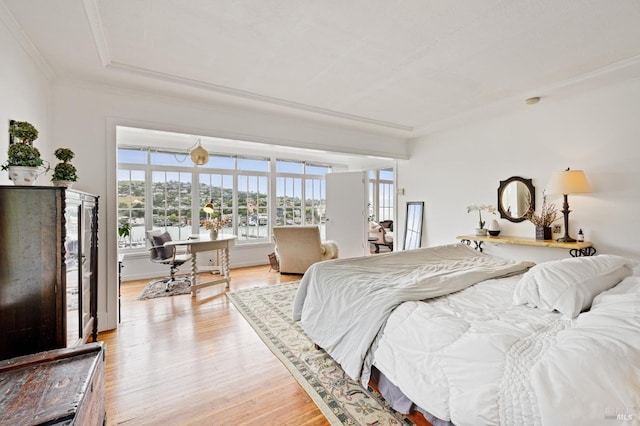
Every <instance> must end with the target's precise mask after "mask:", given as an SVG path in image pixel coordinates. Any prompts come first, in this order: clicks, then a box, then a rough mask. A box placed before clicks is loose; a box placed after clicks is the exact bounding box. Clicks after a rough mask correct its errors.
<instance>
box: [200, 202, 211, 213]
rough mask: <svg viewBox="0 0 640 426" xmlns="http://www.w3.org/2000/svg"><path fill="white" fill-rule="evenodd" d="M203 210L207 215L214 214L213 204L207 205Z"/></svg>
mask: <svg viewBox="0 0 640 426" xmlns="http://www.w3.org/2000/svg"><path fill="white" fill-rule="evenodd" d="M202 210H204V212H205V213H213V203H207V205H206V206H204V207H203V208H202Z"/></svg>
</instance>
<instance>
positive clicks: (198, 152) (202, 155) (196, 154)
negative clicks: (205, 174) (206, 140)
mask: <svg viewBox="0 0 640 426" xmlns="http://www.w3.org/2000/svg"><path fill="white" fill-rule="evenodd" d="M191 161H193V162H194V164H197V165H198V166H202V165H203V164H207V161H209V153H208V152H207V150H206V149H204V148H203V147H202V146H200V144H199V143H198V146H196V147H195V148H193V149H192V150H191Z"/></svg>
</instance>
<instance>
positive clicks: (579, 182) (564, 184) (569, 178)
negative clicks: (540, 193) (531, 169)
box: [545, 170, 591, 194]
mask: <svg viewBox="0 0 640 426" xmlns="http://www.w3.org/2000/svg"><path fill="white" fill-rule="evenodd" d="M545 192H546V193H547V194H581V193H587V192H591V187H590V186H589V182H588V181H587V177H586V176H585V175H584V172H583V171H582V170H565V171H562V172H555V173H553V174H552V175H551V178H550V179H549V184H548V185H547V189H546V191H545Z"/></svg>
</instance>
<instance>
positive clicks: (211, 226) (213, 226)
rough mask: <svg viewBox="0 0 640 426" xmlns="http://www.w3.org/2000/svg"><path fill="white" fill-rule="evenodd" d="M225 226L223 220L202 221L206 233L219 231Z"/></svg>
mask: <svg viewBox="0 0 640 426" xmlns="http://www.w3.org/2000/svg"><path fill="white" fill-rule="evenodd" d="M226 224H227V221H226V220H225V219H220V218H218V217H215V218H213V219H207V220H205V221H204V227H205V229H206V230H207V231H219V230H221V229H222V227H223V226H224V225H226Z"/></svg>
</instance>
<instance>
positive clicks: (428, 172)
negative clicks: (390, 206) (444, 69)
mask: <svg viewBox="0 0 640 426" xmlns="http://www.w3.org/2000/svg"><path fill="white" fill-rule="evenodd" d="M638 111H640V80H635V81H631V82H626V83H621V84H619V85H616V86H612V87H608V88H605V89H600V90H597V91H591V92H588V93H585V94H582V95H578V96H573V97H567V98H563V97H558V98H554V97H548V98H544V97H543V98H542V101H541V102H540V103H539V104H537V105H525V104H524V102H523V107H522V108H521V109H519V110H518V111H514V112H512V113H510V114H508V115H504V116H501V117H497V118H494V119H491V120H486V121H483V122H477V123H469V124H467V125H464V126H461V127H458V128H456V129H453V130H449V131H443V132H440V133H437V134H434V135H431V136H429V137H425V138H422V139H420V140H416V141H414V142H412V143H411V147H410V153H411V159H410V160H409V161H400V162H399V163H400V165H399V172H398V182H399V183H398V185H399V187H404V188H405V189H406V192H405V195H404V196H401V197H399V202H400V206H399V208H400V210H399V211H400V212H401V213H402V214H404V210H403V207H402V205H403V204H404V202H405V201H422V200H423V201H425V210H426V233H425V236H424V242H425V243H426V245H428V246H434V245H439V244H447V243H452V242H455V241H456V240H455V237H456V236H457V235H460V234H472V233H473V228H474V227H475V223H476V222H477V220H478V219H477V213H472V214H467V212H466V206H467V205H469V204H472V203H483V204H484V203H491V204H494V205H497V188H498V185H499V181H500V180H505V179H507V178H509V177H511V176H522V177H525V178H531V179H533V184H534V186H535V187H536V202H537V204H538V206H539V205H540V203H541V201H542V196H543V193H542V191H543V190H544V188H545V187H546V185H547V182H548V179H549V177H550V176H551V173H552V172H554V171H560V170H564V169H565V168H567V167H571V168H572V169H582V170H584V171H585V173H586V176H587V178H588V180H589V182H590V184H591V187H592V190H593V192H592V193H591V194H586V195H574V196H571V195H570V196H569V204H570V209H571V210H572V212H571V214H570V216H569V218H570V224H569V230H570V233H571V235H572V236H574V237H575V236H576V234H577V232H578V229H579V228H582V229H583V230H584V233H585V236H586V239H587V240H588V241H592V242H593V243H594V245H595V247H596V248H597V250H598V253H612V254H619V255H624V256H629V257H632V258H636V259H640V245H639V244H638V238H639V237H640V231H638V229H637V218H638V214H639V212H640V167H639V166H640V143H639V141H640V120H639V119H638ZM548 200H549V201H552V202H554V203H555V204H556V205H557V206H558V208H559V210H560V209H561V208H562V197H561V196H551V195H550V196H549V197H548ZM493 218H494V217H491V216H489V217H488V218H487V219H493ZM498 220H499V222H500V225H501V227H502V234H503V235H513V236H524V237H534V236H535V235H534V234H535V231H534V226H533V225H532V224H531V223H530V222H528V221H525V222H522V223H511V222H508V221H506V220H505V219H498ZM558 223H562V220H559V222H558ZM401 226H403V225H401ZM485 246H486V251H487V252H491V253H494V254H498V255H500V256H505V257H516V258H529V259H531V260H534V261H542V260H548V259H554V258H560V257H567V256H568V253H567V252H566V251H565V250H562V249H546V248H545V249H541V248H526V247H512V246H497V245H485Z"/></svg>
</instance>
